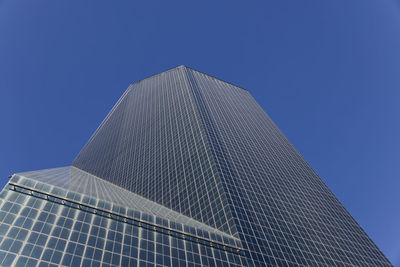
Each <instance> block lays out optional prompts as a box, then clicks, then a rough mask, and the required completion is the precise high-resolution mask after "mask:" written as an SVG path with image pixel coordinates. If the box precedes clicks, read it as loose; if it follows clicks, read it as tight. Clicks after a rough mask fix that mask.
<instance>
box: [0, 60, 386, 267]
mask: <svg viewBox="0 0 400 267" xmlns="http://www.w3.org/2000/svg"><path fill="white" fill-rule="evenodd" d="M0 265H2V266H14V265H15V266H35V265H37V266H58V265H65V266H79V265H83V266H391V263H390V262H389V261H388V260H387V259H386V258H385V256H384V255H383V254H382V252H381V251H380V250H379V249H378V248H377V246H376V245H375V244H374V242H373V241H372V240H371V239H370V238H369V237H368V235H367V234H366V233H365V232H364V231H363V230H362V228H361V227H360V226H359V225H358V224H357V222H356V221H355V220H354V219H353V218H352V217H351V215H350V214H349V213H348V212H347V211H346V209H345V208H344V207H343V206H342V204H341V203H340V202H339V201H338V200H337V199H336V197H335V196H334V195H333V193H332V192H331V191H330V190H329V189H328V188H327V186H326V185H325V184H324V183H323V181H322V180H321V179H320V178H319V177H318V175H317V174H316V173H315V172H314V171H313V170H312V168H311V167H310V166H309V165H308V163H307V162H306V161H305V160H304V159H303V158H302V157H301V155H300V154H299V152H298V151H297V150H296V149H295V148H294V147H293V145H292V144H291V143H290V142H289V141H288V140H287V139H286V137H285V136H284V135H283V134H282V132H281V131H280V130H279V129H278V128H277V126H276V125H275V124H274V123H273V122H272V120H271V119H270V118H269V117H268V115H267V114H266V113H265V112H264V111H263V110H262V108H261V107H260V106H259V105H258V104H257V102H256V101H255V100H254V99H253V97H252V96H251V95H250V94H249V92H248V91H247V90H245V89H243V88H240V87H238V86H235V85H232V84H230V83H227V82H224V81H221V80H218V79H216V78H214V77H211V76H208V75H206V74H203V73H201V72H198V71H196V70H193V69H191V68H188V67H185V66H179V67H177V68H174V69H171V70H168V71H166V72H163V73H160V74H158V75H155V76H152V77H150V78H147V79H144V80H141V81H139V82H136V83H134V84H132V85H131V86H129V88H128V89H127V90H126V92H125V93H124V94H123V96H122V97H121V98H120V100H119V101H118V102H117V104H116V105H115V106H114V107H113V109H112V110H111V112H110V113H109V114H108V115H107V117H106V118H105V119H104V121H103V122H102V123H101V125H100V126H99V128H98V129H97V130H96V131H95V133H94V134H93V136H92V137H91V138H90V140H89V141H88V143H87V144H86V145H85V147H84V148H83V149H82V151H81V152H80V153H79V155H78V156H77V157H76V159H75V160H74V162H73V163H72V166H68V167H63V168H55V169H47V170H41V171H32V172H25V173H18V174H14V175H13V176H12V177H11V179H10V181H9V183H8V184H7V185H6V187H5V188H4V189H3V191H2V192H1V193H0Z"/></svg>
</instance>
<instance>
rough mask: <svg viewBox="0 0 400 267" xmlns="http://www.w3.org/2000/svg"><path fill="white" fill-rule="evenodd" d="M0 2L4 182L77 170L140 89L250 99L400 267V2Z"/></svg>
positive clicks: (0, 161)
mask: <svg viewBox="0 0 400 267" xmlns="http://www.w3.org/2000/svg"><path fill="white" fill-rule="evenodd" d="M137 2H139V1H99V0H96V1H73V0H71V1H50V0H49V1H41V0H35V1H28V0H25V1H23V0H12V1H11V0H0V125H1V131H0V178H1V187H2V186H3V185H4V183H5V182H6V181H7V176H8V175H10V174H13V173H16V172H21V171H28V170H37V169H44V168H51V167H59V166H65V165H69V164H70V163H71V162H72V160H73V159H74V157H75V156H76V155H77V153H78V152H79V151H80V149H81V148H82V146H83V145H84V144H85V143H86V141H87V140H88V139H89V137H90V136H91V134H92V133H93V131H94V130H95V129H96V128H97V126H98V124H99V123H100V122H101V121H102V120H103V118H104V117H105V116H106V114H107V113H108V111H109V110H110V109H111V107H112V106H113V104H114V103H115V102H116V101H117V100H118V98H119V97H120V96H121V94H122V93H123V92H124V90H125V89H126V88H127V87H128V85H129V84H130V83H131V82H134V81H137V80H140V79H143V78H145V77H147V76H150V75H152V74H156V73H159V72H161V71H164V70H166V69H169V68H171V67H175V66H177V65H181V64H184V65H188V66H190V67H193V68H195V69H198V70H200V71H202V72H206V73H209V74H211V75H214V76H216V77H218V78H221V79H223V80H226V81H230V82H232V83H234V84H237V85H239V86H241V87H244V88H246V89H248V90H249V91H250V93H251V94H252V95H253V96H254V97H255V99H256V100H257V101H258V102H259V103H260V105H261V106H262V107H263V108H264V110H265V111H266V112H267V113H268V114H269V115H270V116H271V117H272V119H273V120H274V121H275V122H276V123H277V125H278V126H279V127H280V128H281V130H282V131H283V132H284V133H285V134H286V135H287V137H288V138H289V140H291V142H292V143H293V144H294V145H295V146H296V148H297V149H298V150H299V151H300V153H301V154H302V155H303V156H304V158H305V159H306V160H307V161H308V162H309V163H310V164H311V166H312V167H313V168H314V169H315V170H316V171H317V173H318V174H319V175H320V176H321V178H322V179H323V180H324V181H325V182H326V184H327V185H328V186H329V188H330V189H331V190H332V191H333V192H334V193H335V194H336V196H337V197H338V198H339V200H340V201H341V202H342V203H343V204H344V206H345V207H346V208H347V209H348V210H349V211H350V213H351V214H352V215H353V216H354V217H355V219H356V220H357V221H358V222H359V224H360V225H361V226H362V227H363V228H364V230H365V231H366V232H367V233H368V234H369V236H370V237H371V238H372V239H373V240H374V241H375V243H376V244H377V245H378V246H379V248H380V249H381V250H382V251H383V252H384V254H385V255H386V256H387V257H388V258H389V260H391V262H392V263H393V264H395V265H400V227H399V225H400V193H399V190H400V179H399V178H400V154H399V151H400V141H399V136H400V120H399V119H400V118H399V115H400V104H399V101H400V49H399V48H400V1H391V0H384V1H382V0H374V1H373V0H358V1H357V0H350V1H349V0H337V1H307V0H303V1H295V0H293V1H283V0H282V1H232V0H231V1H142V2H145V3H137Z"/></svg>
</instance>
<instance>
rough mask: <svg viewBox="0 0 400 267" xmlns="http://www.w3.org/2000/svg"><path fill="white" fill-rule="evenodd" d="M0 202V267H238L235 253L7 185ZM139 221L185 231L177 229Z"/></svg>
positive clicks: (150, 218) (238, 257) (239, 260)
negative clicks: (205, 266) (206, 266)
mask: <svg viewBox="0 0 400 267" xmlns="http://www.w3.org/2000/svg"><path fill="white" fill-rule="evenodd" d="M80 197H81V198H83V197H84V196H80ZM0 199H1V200H2V201H1V205H0V266H59V265H60V264H61V265H63V266H204V265H203V262H204V263H205V262H207V264H208V266H233V267H238V266H242V265H243V264H242V262H243V259H244V258H243V256H241V254H240V253H238V252H231V251H228V250H223V249H220V248H216V247H210V246H209V245H208V244H207V243H204V242H198V241H197V240H195V239H191V240H189V239H184V238H183V237H182V236H178V235H176V234H175V235H172V234H171V233H169V232H168V231H164V232H163V231H157V229H156V228H151V227H147V228H145V227H143V226H140V225H137V224H131V223H129V222H121V221H118V220H116V219H115V218H108V217H105V216H102V215H101V214H93V213H90V212H89V211H85V210H83V209H78V208H76V207H69V206H66V205H64V204H62V203H57V202H54V201H53V199H51V198H50V197H49V198H48V199H45V198H41V197H40V196H37V195H33V194H29V193H28V192H23V191H22V190H20V191H16V190H11V186H8V185H7V186H6V188H5V189H4V190H3V191H2V192H1V193H0ZM102 203H103V206H104V207H103V208H107V207H109V208H110V210H116V209H114V208H113V207H112V204H111V203H109V202H104V201H103V202H102ZM117 209H118V208H117ZM117 212H118V211H117ZM119 212H121V210H119ZM131 215H132V214H131ZM142 216H143V214H142ZM144 216H147V218H143V219H146V220H148V221H153V222H154V223H155V224H156V223H158V224H160V225H161V224H164V225H169V226H170V227H171V228H176V229H180V230H181V231H184V227H185V226H183V225H182V224H179V223H174V222H170V221H168V220H166V219H162V218H156V217H154V216H149V215H144ZM156 220H157V222H156ZM228 259H229V261H228Z"/></svg>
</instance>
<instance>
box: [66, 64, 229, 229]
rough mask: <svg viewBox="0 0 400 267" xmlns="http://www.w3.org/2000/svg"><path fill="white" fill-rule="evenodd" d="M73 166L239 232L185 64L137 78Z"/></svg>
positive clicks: (174, 208) (202, 220) (211, 222)
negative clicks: (184, 68) (141, 78)
mask: <svg viewBox="0 0 400 267" xmlns="http://www.w3.org/2000/svg"><path fill="white" fill-rule="evenodd" d="M73 166H75V167H77V168H80V169H82V170H84V171H87V172H89V173H91V174H94V175H96V176H98V177H100V178H103V179H105V180H107V181H109V182H111V183H114V184H116V185H118V186H120V187H122V188H125V189H127V190H130V191H132V192H134V193H137V194H139V195H141V196H143V197H145V198H148V199H150V200H153V201H155V202H157V203H160V204H161V205H163V206H165V207H168V208H170V209H173V210H175V211H177V212H179V213H181V214H184V215H186V216H188V217H190V218H193V219H195V220H198V221H201V222H203V223H205V224H207V225H210V226H212V227H215V228H217V229H219V230H221V231H224V232H226V233H228V234H231V235H235V234H237V233H236V232H237V231H236V229H235V224H234V222H233V220H232V216H231V214H230V210H229V209H227V206H228V202H227V200H226V198H225V195H224V190H223V189H222V184H221V181H220V179H218V178H217V176H216V173H215V162H214V161H213V160H212V156H211V154H210V150H209V146H208V143H207V140H206V139H205V136H204V129H203V126H202V123H201V119H200V118H199V113H198V111H197V107H196V105H195V103H194V102H193V99H192V91H191V89H190V86H189V84H188V83H187V79H186V76H185V73H184V72H183V71H182V68H181V67H179V68H176V69H172V70H170V71H167V72H163V73H161V74H158V75H155V76H153V77H151V78H150V79H145V80H142V81H140V82H137V83H134V84H132V85H131V86H130V87H129V88H128V89H127V92H126V93H125V94H124V96H123V97H122V99H121V100H120V101H119V102H118V103H117V105H116V106H115V107H114V108H113V110H112V111H111V113H110V114H109V115H108V116H107V118H106V119H105V120H104V122H103V123H102V124H101V126H100V127H99V129H98V130H97V131H96V132H95V134H94V135H93V137H92V138H91V139H90V140H89V142H88V143H87V144H86V146H85V147H84V148H83V150H82V151H81V152H80V153H79V155H78V156H77V158H76V159H75V161H74V162H73Z"/></svg>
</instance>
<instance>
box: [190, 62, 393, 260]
mask: <svg viewBox="0 0 400 267" xmlns="http://www.w3.org/2000/svg"><path fill="white" fill-rule="evenodd" d="M186 71H187V77H188V79H189V80H190V81H191V84H192V87H193V90H194V91H197V92H196V94H197V95H199V96H198V99H199V100H198V103H199V105H203V107H202V109H203V110H204V111H205V112H203V116H204V117H206V116H207V117H208V118H207V120H205V123H208V125H206V127H205V129H207V130H208V131H209V133H208V135H210V136H211V138H210V144H211V147H212V149H213V150H214V151H215V152H214V153H213V155H214V156H215V161H216V163H217V169H218V171H219V172H218V174H219V175H220V177H221V181H222V183H223V188H224V190H225V192H226V196H227V199H228V201H229V203H230V209H231V212H232V215H233V218H234V220H235V222H236V226H237V227H238V232H239V234H240V238H241V240H242V242H243V246H244V247H245V249H247V251H248V257H249V258H251V260H252V263H253V264H254V265H271V266H287V265H304V266H312V265H325V266H366V265H368V266H390V265H391V264H390V263H389V261H388V260H387V259H386V258H385V256H384V255H383V254H382V252H381V251H380V250H379V249H378V248H377V247H376V245H375V244H374V243H373V242H372V240H371V239H370V238H369V237H368V236H367V234H366V233H365V232H364V231H363V230H362V228H361V227H360V226H359V225H358V224H357V222H356V221H355V220H354V219H353V218H352V217H351V215H350V214H349V213H348V212H347V211H346V209H345V208H344V207H343V206H342V205H341V203H340V202H339V201H338V200H337V199H336V197H335V196H334V195H333V194H332V192H331V191H330V190H329V189H328V188H327V186H326V185H325V184H324V183H323V181H322V180H321V179H320V178H319V177H318V175H317V174H316V173H315V172H314V171H313V170H312V168H311V167H310V166H309V165H308V164H307V162H306V161H305V160H304V159H303V158H302V157H301V155H300V154H299V153H298V151H296V149H295V148H294V147H293V145H291V144H290V142H289V141H288V140H287V139H286V137H285V136H284V135H283V134H282V132H281V131H280V130H279V129H278V128H277V127H276V125H275V124H274V123H273V122H272V121H271V119H270V118H269V117H268V115H266V114H265V112H264V111H263V110H262V108H261V107H260V106H259V105H258V104H257V102H256V101H255V100H254V99H253V98H252V97H251V95H250V94H249V93H248V91H246V90H244V89H242V88H239V87H236V86H233V85H231V84H228V83H226V82H223V81H220V80H217V79H215V78H213V77H210V76H208V75H205V74H202V73H200V72H197V71H194V70H192V69H189V68H187V69H186Z"/></svg>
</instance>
